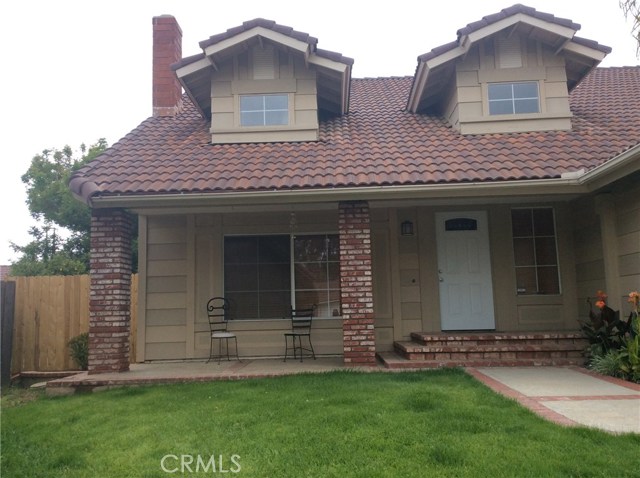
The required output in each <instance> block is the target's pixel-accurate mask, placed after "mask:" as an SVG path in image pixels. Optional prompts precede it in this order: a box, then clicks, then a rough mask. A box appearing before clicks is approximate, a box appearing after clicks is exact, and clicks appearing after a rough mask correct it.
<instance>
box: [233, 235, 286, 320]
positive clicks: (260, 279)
mask: <svg viewBox="0 0 640 478" xmlns="http://www.w3.org/2000/svg"><path fill="white" fill-rule="evenodd" d="M289 247H290V238H289V236H288V235H286V236H285V235H277V236H244V237H225V254H224V257H225V263H224V288H225V291H224V294H225V296H226V297H227V298H228V299H229V300H230V301H232V304H231V307H232V310H233V313H232V314H230V316H231V317H232V318H234V319H268V318H281V317H284V316H287V315H288V314H289V312H288V310H289V307H290V303H291V261H290V252H289Z"/></svg>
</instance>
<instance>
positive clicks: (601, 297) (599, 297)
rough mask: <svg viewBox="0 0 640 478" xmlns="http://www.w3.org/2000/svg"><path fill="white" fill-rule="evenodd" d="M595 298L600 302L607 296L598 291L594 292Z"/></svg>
mask: <svg viewBox="0 0 640 478" xmlns="http://www.w3.org/2000/svg"><path fill="white" fill-rule="evenodd" d="M596 297H597V298H598V299H600V300H605V299H606V298H607V297H609V296H608V295H607V294H605V293H604V292H603V291H601V290H599V291H598V292H596Z"/></svg>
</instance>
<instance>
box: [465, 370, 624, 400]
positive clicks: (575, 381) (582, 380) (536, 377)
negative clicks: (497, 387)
mask: <svg viewBox="0 0 640 478" xmlns="http://www.w3.org/2000/svg"><path fill="white" fill-rule="evenodd" d="M477 370H478V371H479V372H481V373H483V374H485V375H487V376H489V377H491V378H493V379H495V380H498V381H500V382H502V383H505V384H506V385H508V386H509V387H510V388H512V389H514V390H517V391H518V392H520V393H522V394H524V395H526V396H528V397H545V396H549V397H557V396H563V397H580V396H592V395H629V393H630V392H629V389H628V388H625V387H621V386H619V385H615V384H613V383H608V382H605V381H602V380H598V379H595V378H594V377H593V376H590V375H586V374H584V373H580V372H578V371H576V370H574V369H570V368H559V367H513V368H507V367H494V368H478V369H477Z"/></svg>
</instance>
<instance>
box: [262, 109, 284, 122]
mask: <svg viewBox="0 0 640 478" xmlns="http://www.w3.org/2000/svg"><path fill="white" fill-rule="evenodd" d="M264 123H265V125H278V124H288V123H289V112H288V111H267V112H266V113H265V116H264Z"/></svg>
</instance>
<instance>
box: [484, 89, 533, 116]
mask: <svg viewBox="0 0 640 478" xmlns="http://www.w3.org/2000/svg"><path fill="white" fill-rule="evenodd" d="M487 87H488V92H489V114H490V115H492V116H493V115H513V114H526V113H539V112H540V95H539V92H538V82H536V81H525V82H518V83H490V84H489V85H487Z"/></svg>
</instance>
